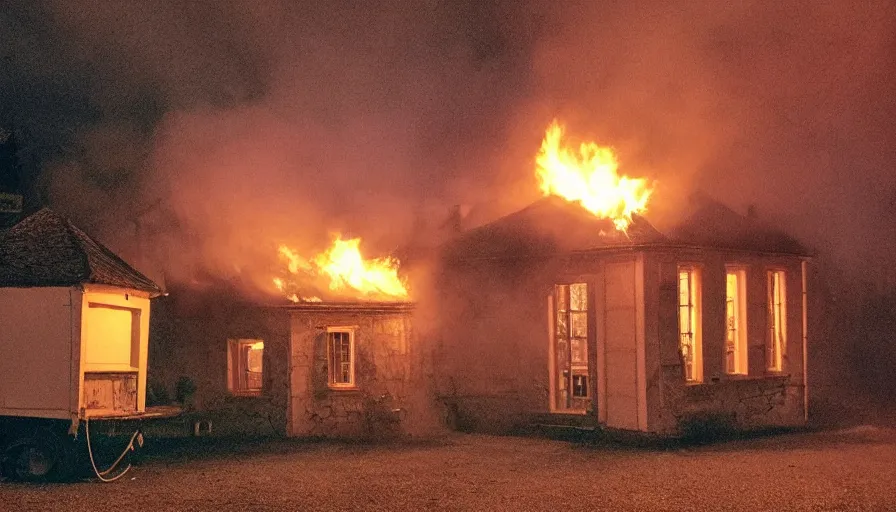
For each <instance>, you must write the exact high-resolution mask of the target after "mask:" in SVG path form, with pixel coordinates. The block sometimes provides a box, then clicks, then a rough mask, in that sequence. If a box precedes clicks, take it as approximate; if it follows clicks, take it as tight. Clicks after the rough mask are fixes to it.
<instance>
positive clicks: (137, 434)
mask: <svg viewBox="0 0 896 512" xmlns="http://www.w3.org/2000/svg"><path fill="white" fill-rule="evenodd" d="M84 433H85V437H87V454H88V455H89V456H90V465H91V466H92V467H93V472H94V473H95V474H96V477H97V478H99V479H100V481H101V482H106V483H110V482H114V481H116V480H118V479H119V478H121V477H123V476H124V475H125V474H127V472H128V471H130V470H131V464H130V463H128V466H127V467H126V468H124V469H123V470H122V471H121V472H120V473H118V474H117V475H115V476H113V477H110V476H108V475H109V473H112V472H113V471H115V468H117V467H118V465H119V464H121V461H122V460H124V457H125V455H127V454H128V452H130V451H134V441H137V442H138V443H140V444H141V445H142V444H143V438H142V436H141V435H140V429H137V430H136V431H134V435H132V436H131V440H130V442H128V445H127V446H126V447H125V448H124V451H123V452H121V455H119V456H118V458H117V459H115V462H113V463H112V465H111V466H109V467H108V468H107V469H106V470H105V471H100V470H99V468H97V467H96V461H95V460H94V459H93V448H92V447H91V446H90V418H85V419H84Z"/></svg>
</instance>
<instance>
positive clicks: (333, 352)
mask: <svg viewBox="0 0 896 512" xmlns="http://www.w3.org/2000/svg"><path fill="white" fill-rule="evenodd" d="M327 341H328V344H329V352H330V363H329V364H330V379H331V383H332V384H351V383H352V347H351V333H348V332H331V333H328V336H327Z"/></svg>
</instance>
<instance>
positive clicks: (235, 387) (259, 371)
mask: <svg viewBox="0 0 896 512" xmlns="http://www.w3.org/2000/svg"><path fill="white" fill-rule="evenodd" d="M263 369H264V341H262V340H248V339H238V340H228V341H227V389H228V390H229V391H230V392H231V393H233V394H234V395H260V394H261V383H262V375H263Z"/></svg>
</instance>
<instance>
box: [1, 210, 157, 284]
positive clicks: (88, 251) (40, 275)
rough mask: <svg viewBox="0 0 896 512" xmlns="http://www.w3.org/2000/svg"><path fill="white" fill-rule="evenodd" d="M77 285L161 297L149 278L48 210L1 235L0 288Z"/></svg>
mask: <svg viewBox="0 0 896 512" xmlns="http://www.w3.org/2000/svg"><path fill="white" fill-rule="evenodd" d="M78 284H104V285H110V286H118V287H122V288H130V289H134V290H141V291H145V292H149V293H150V294H151V295H159V294H161V293H162V290H161V289H160V288H159V286H158V285H156V284H155V283H154V282H152V281H151V280H150V279H149V278H147V277H146V276H144V275H143V274H141V273H140V272H138V271H137V270H136V269H134V268H133V267H131V266H130V265H128V264H127V263H126V262H125V261H124V260H122V259H121V258H119V257H118V256H116V255H115V253H113V252H112V251H110V250H109V249H107V248H106V247H104V246H103V245H101V244H100V243H98V242H97V241H95V240H93V239H92V238H90V237H89V236H88V235H87V234H86V233H84V232H83V231H81V230H80V229H78V228H77V227H75V226H74V225H73V224H72V223H70V222H69V221H68V220H66V219H64V218H63V217H61V216H60V215H58V214H56V213H55V212H53V211H52V210H50V209H48V208H44V209H42V210H40V211H38V212H36V213H34V214H32V215H30V216H28V217H26V218H25V219H23V220H22V221H20V222H19V223H17V224H16V225H14V226H12V227H11V228H9V229H7V230H5V231H0V286H5V287H38V286H74V285H78Z"/></svg>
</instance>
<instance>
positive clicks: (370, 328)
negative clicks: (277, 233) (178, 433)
mask: <svg viewBox="0 0 896 512" xmlns="http://www.w3.org/2000/svg"><path fill="white" fill-rule="evenodd" d="M358 243H359V241H358V240H349V241H343V240H341V239H340V240H337V241H336V242H335V243H334V245H333V247H332V248H331V249H330V250H329V251H325V252H323V253H321V254H320V255H319V256H318V257H316V258H314V259H310V260H306V259H304V258H301V257H300V256H299V255H298V254H297V253H296V252H295V251H293V250H291V249H289V248H288V247H285V246H281V247H280V255H281V257H282V258H283V260H284V262H285V263H286V266H287V268H288V272H286V273H285V274H283V275H281V276H279V277H276V278H273V279H272V281H273V284H274V286H275V287H276V289H277V295H267V296H264V297H256V298H250V297H249V296H248V295H247V294H246V293H244V292H243V293H241V292H234V291H233V290H227V291H221V290H220V289H218V290H216V291H214V292H209V291H206V292H201V291H197V290H188V289H183V290H179V291H177V292H175V293H172V296H171V297H170V299H169V300H167V301H163V302H162V303H161V305H160V311H159V312H158V314H157V315H156V316H155V318H157V319H158V323H157V324H156V325H155V326H154V336H155V341H157V343H156V344H155V345H154V348H156V349H157V352H154V353H153V354H151V356H150V361H151V363H150V364H151V368H150V374H151V378H152V379H153V381H154V384H155V386H156V391H157V392H156V396H157V398H162V397H163V396H164V395H167V396H170V395H171V393H172V392H173V393H174V395H175V397H174V398H176V399H177V400H179V401H182V402H184V403H185V405H186V406H187V410H188V413H187V414H188V416H191V417H193V418H194V419H195V420H196V423H195V425H196V430H197V432H208V431H211V432H212V433H214V434H224V435H226V434H237V433H238V434H261V435H269V434H275V435H288V436H321V437H353V438H357V437H364V438H382V437H396V436H405V435H421V434H425V433H427V432H428V431H431V430H432V429H434V428H436V422H435V420H434V419H433V418H434V417H433V407H432V406H433V404H434V401H433V400H432V399H431V398H428V397H427V393H428V390H429V389H430V386H427V385H426V382H427V380H426V377H427V376H426V375H425V374H424V373H425V372H424V370H423V368H424V367H423V364H422V363H423V354H422V352H421V351H420V348H419V347H418V346H417V337H416V334H415V331H414V329H413V325H412V318H411V316H412V313H413V309H414V304H413V303H412V302H410V301H409V299H408V292H407V290H406V288H405V286H404V283H403V282H402V280H401V279H400V278H399V277H398V273H397V262H395V261H393V260H389V259H381V260H364V259H363V258H361V256H360V252H359V251H358ZM309 279H311V280H313V279H318V280H322V281H324V282H326V283H327V285H326V286H325V287H324V291H323V292H320V290H319V289H318V290H316V292H315V293H319V295H323V296H324V297H326V298H327V299H326V300H323V299H321V298H320V297H319V295H302V294H301V291H302V290H303V289H308V288H309Z"/></svg>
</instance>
